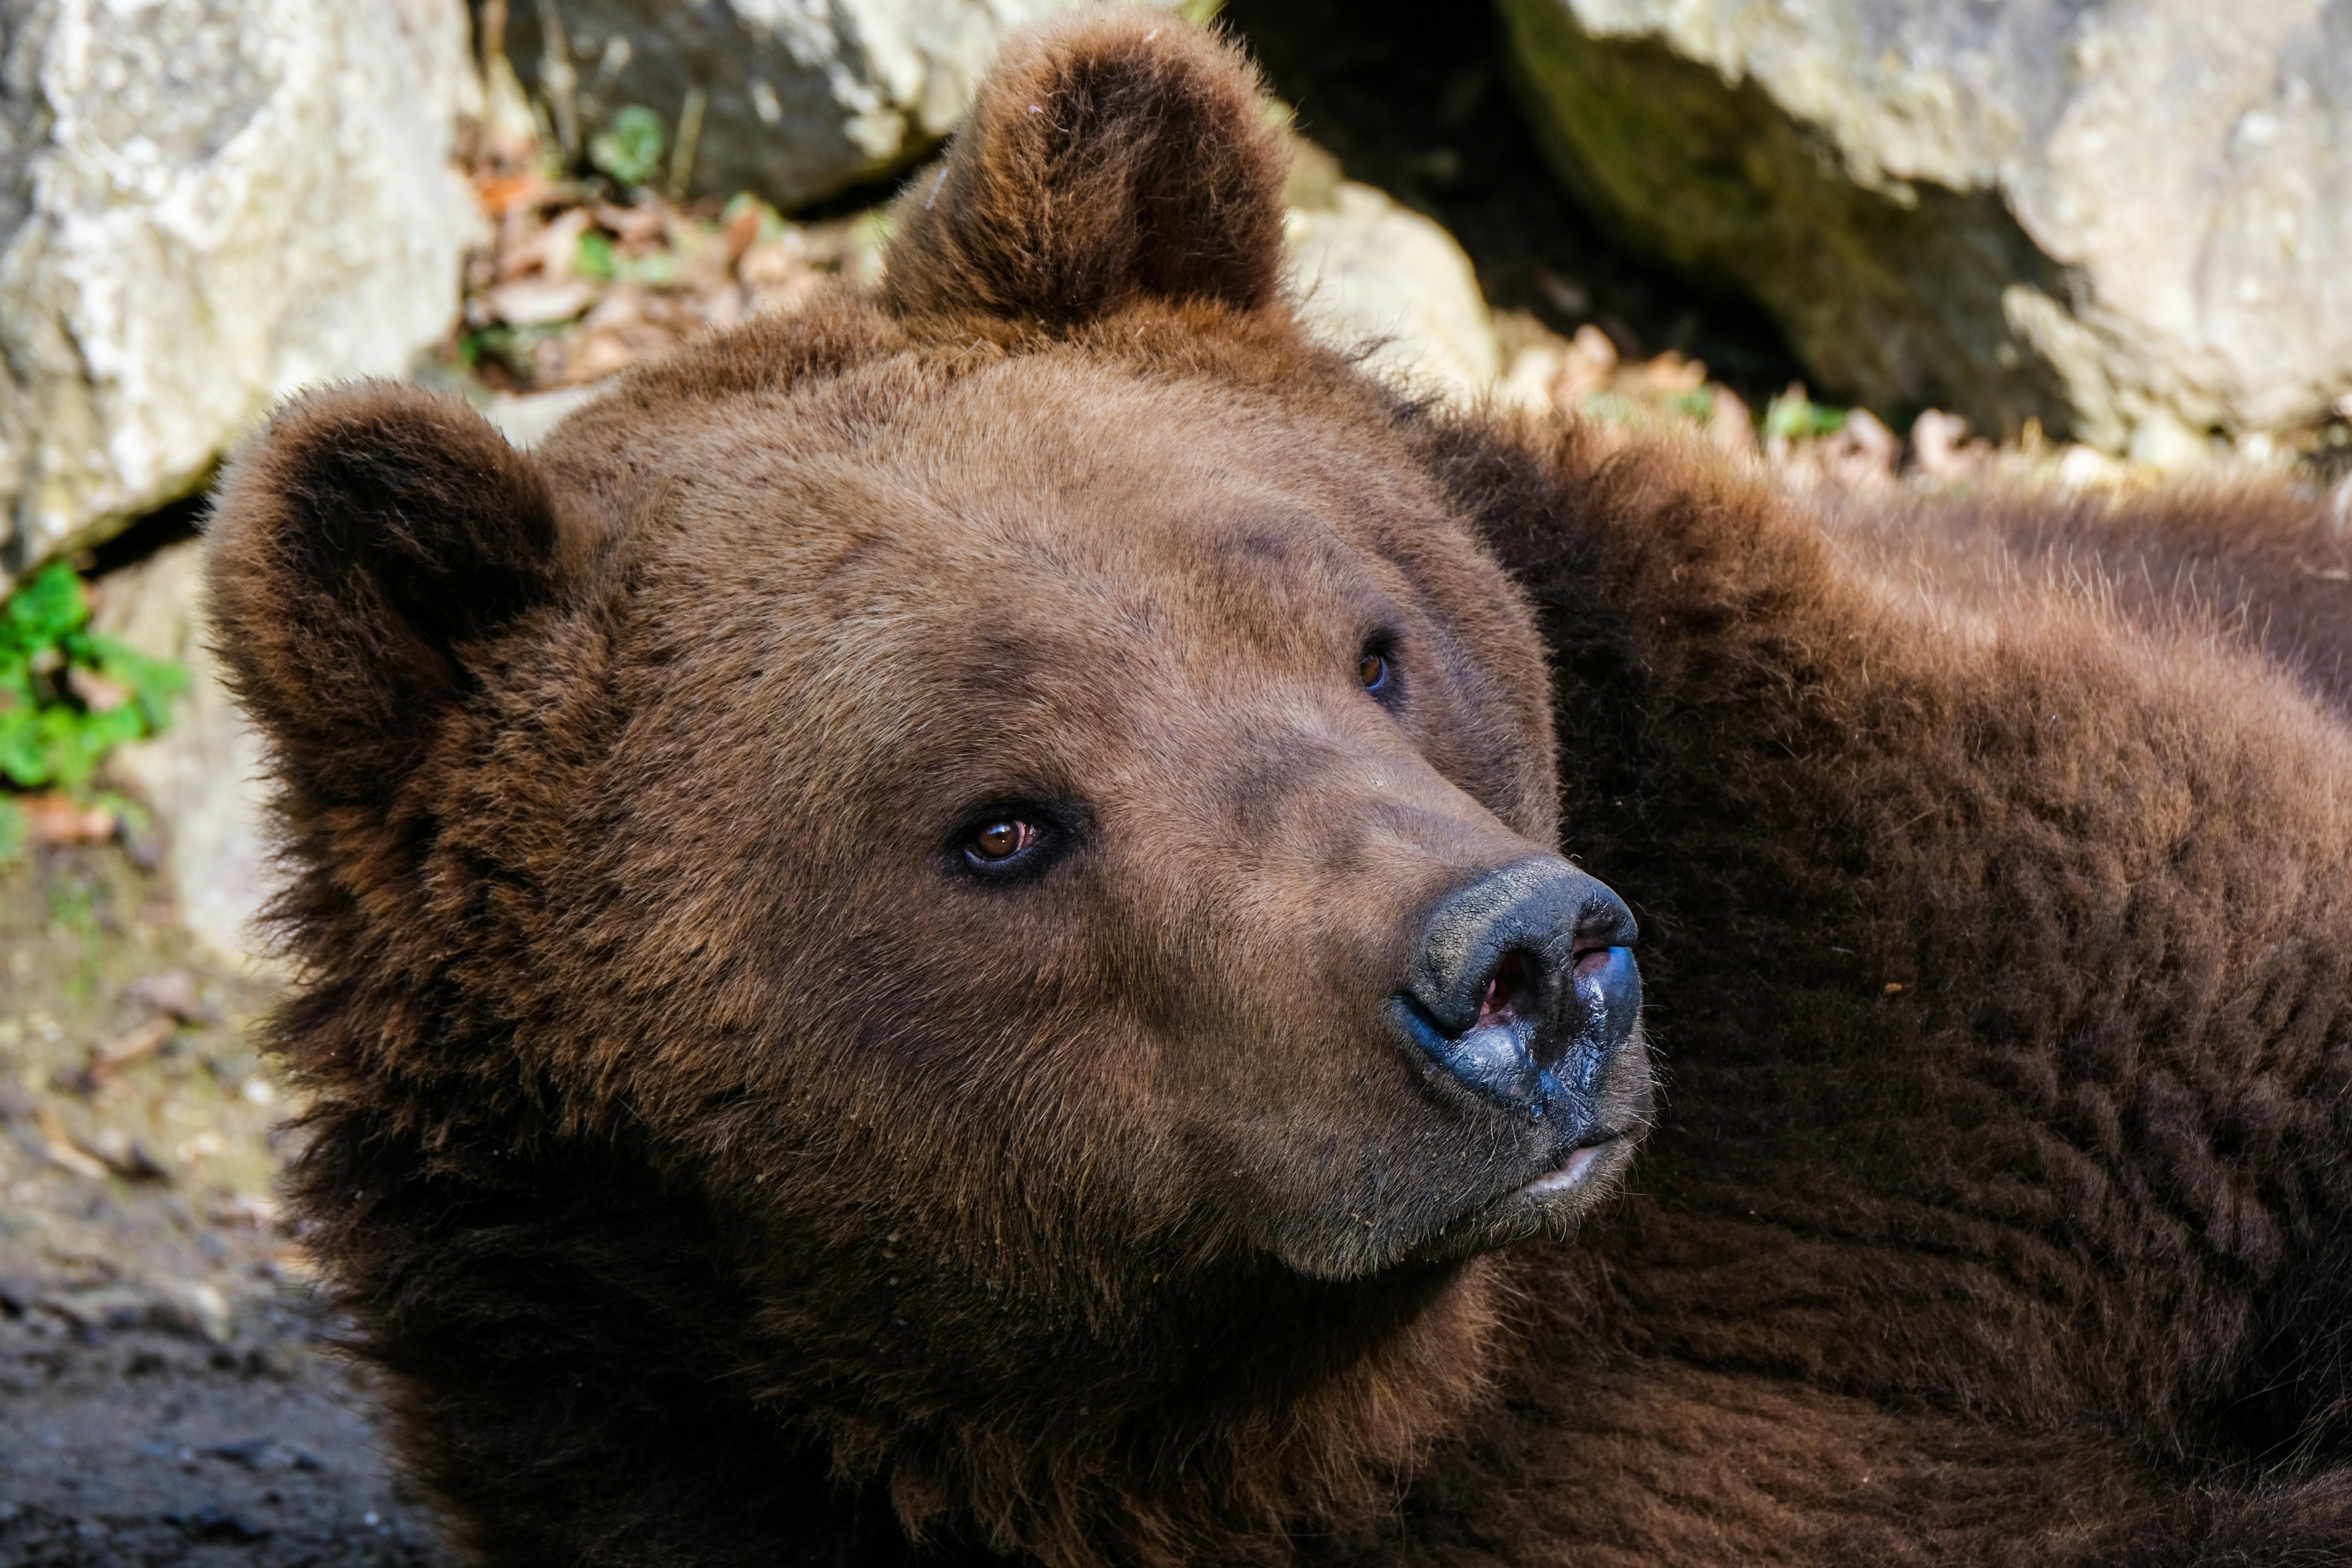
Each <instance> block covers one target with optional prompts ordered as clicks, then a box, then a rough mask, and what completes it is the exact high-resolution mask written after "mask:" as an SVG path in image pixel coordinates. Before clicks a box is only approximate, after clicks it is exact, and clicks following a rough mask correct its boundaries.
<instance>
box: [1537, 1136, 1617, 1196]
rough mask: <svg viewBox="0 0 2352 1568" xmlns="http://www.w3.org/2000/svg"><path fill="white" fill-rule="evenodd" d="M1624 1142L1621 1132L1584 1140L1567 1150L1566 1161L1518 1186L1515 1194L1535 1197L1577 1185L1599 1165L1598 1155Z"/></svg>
mask: <svg viewBox="0 0 2352 1568" xmlns="http://www.w3.org/2000/svg"><path fill="white" fill-rule="evenodd" d="M1624 1141H1625V1134H1623V1133H1622V1132H1603V1133H1599V1134H1596V1135H1595V1136H1593V1137H1591V1138H1590V1139H1587V1140H1586V1141H1585V1142H1581V1143H1579V1144H1577V1145H1576V1146H1575V1147H1574V1148H1572V1149H1570V1151H1569V1152H1568V1158H1567V1159H1565V1160H1563V1161H1561V1162H1560V1163H1559V1165H1558V1166H1557V1167H1556V1168H1554V1169H1552V1170H1550V1171H1547V1172H1546V1173H1543V1174H1542V1175H1540V1176H1538V1177H1537V1178H1536V1179H1535V1180H1534V1181H1532V1182H1529V1183H1528V1184H1526V1185H1525V1186H1523V1187H1521V1188H1520V1189H1519V1190H1518V1193H1517V1195H1518V1196H1520V1197H1528V1198H1539V1197H1545V1196H1548V1195H1549V1194H1553V1193H1564V1192H1566V1191H1568V1190H1569V1189H1570V1188H1571V1187H1574V1186H1578V1185H1580V1184H1582V1183H1583V1182H1584V1180H1585V1179H1586V1178H1587V1177H1588V1176H1590V1175H1591V1173H1592V1168H1593V1167H1594V1166H1595V1165H1597V1164H1599V1163H1601V1154H1602V1152H1604V1151H1606V1150H1609V1149H1611V1148H1612V1147H1614V1146H1615V1145H1617V1144H1619V1143H1622V1142H1624Z"/></svg>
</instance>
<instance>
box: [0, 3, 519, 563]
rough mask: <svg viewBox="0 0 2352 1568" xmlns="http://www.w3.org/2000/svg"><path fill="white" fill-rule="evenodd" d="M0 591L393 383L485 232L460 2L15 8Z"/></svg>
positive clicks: (1, 204)
mask: <svg viewBox="0 0 2352 1568" xmlns="http://www.w3.org/2000/svg"><path fill="white" fill-rule="evenodd" d="M0 27H4V28H5V40H0V351H4V352H5V368H6V374H5V375H0V492H5V494H6V495H7V496H8V497H9V499H10V502H11V504H10V508H9V510H8V512H7V514H6V515H5V517H0V584H5V581H6V580H7V579H8V578H9V577H10V576H12V575H15V574H19V573H21V572H22V571H24V570H25V569H26V568H27V567H29V566H30V565H32V564H34V563H37V562H38V561H39V560H41V559H43V558H44V557H47V556H49V555H52V554H56V553H58V552H61V551H63V550H66V549H69V548H72V547H74V546H75V545H78V544H79V543H82V542H87V541H89V540H91V539H94V538H98V537H101V536H103V535H104V534H105V533H106V532H107V531H109V530H110V527H111V526H112V525H113V524H115V523H118V522H119V521H121V520H123V519H125V518H127V517H129V516H130V515H131V514H134V513H136V512H138V511H141V510H145V509H148V508H151V507H153V506H155V505H157V504H159V503H161V502H163V501H165V500H171V499H172V498H173V497H175V496H178V495H181V494H184V493H185V492H186V491H188V490H189V489H192V488H194V486H195V485H196V484H197V483H198V482H199V481H200V480H201V479H203V477H204V476H205V472H206V471H207V470H208V469H209V468H211V467H212V465H213V463H214V462H215V460H216V458H218V457H219V456H220V455H221V453H222V452H223V450H224V449H225V448H226V447H227V446H228V445H229V444H230V443H232V442H233V441H234V440H235V438H236V436H237V435H238V434H239V433H240V432H241V431H243V430H244V429H245V428H246V427H247V426H248V425H250V424H251V423H252V422H254V421H255V420H257V418H258V417H259V416H261V415H262V414H263V413H264V412H266V411H267V410H268V407H269V406H270V405H272V404H273V403H275V402H276V401H277V400H278V398H280V397H282V396H284V395H286V394H288V393H289V392H292V391H294V390H295V389H297V388H298V387H300V386H303V385H306V384H311V383H316V382H323V381H331V380H336V379H340V378H342V377H347V376H352V375H361V374H398V373H399V372H401V371H402V370H403V369H404V368H405V367H406V366H407V365H408V363H410V361H411V360H412V359H413V357H414V356H415V354H416V353H417V352H418V351H420V350H421V349H423V348H425V347H426V346H427V345H429V344H430V343H431V342H433V341H434V340H435V339H436V338H437V337H438V336H439V335H440V333H441V332H442V331H444V330H445V329H446V326H447V325H448V323H449V322H450V321H451V320H452V319H453V318H454V316H455V314H456V312H457V289H458V277H459V267H460V263H461V260H462V257H463V253H464V249H465V247H466V246H467V244H468V243H469V242H470V240H471V238H472V237H473V236H474V235H475V234H476V232H477V231H478V223H479V219H478V216H477V214H476V210H475V207H474V204H473V202H472V199H471V197H470V195H468V193H467V188H466V185H465V184H464V182H463V181H462V179H461V178H460V177H459V176H458V175H457V174H456V172H455V171H454V170H453V169H452V168H451V166H450V164H449V162H448V157H449V153H450V151H451V148H452V139H453V136H454V134H455V132H456V127H457V121H458V120H459V118H460V117H461V115H463V114H465V113H467V112H469V111H470V110H471V109H472V107H473V104H474V100H475V99H476V97H477V96H478V87H477V86H476V84H475V79H474V74H473V69H472V65H471V60H470V56H469V53H468V47H469V45H468V33H467V20H466V12H465V7H464V5H463V3H462V0H367V3H366V4H364V5H360V4H352V3H350V0H0Z"/></svg>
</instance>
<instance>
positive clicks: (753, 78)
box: [506, 0, 1173, 209]
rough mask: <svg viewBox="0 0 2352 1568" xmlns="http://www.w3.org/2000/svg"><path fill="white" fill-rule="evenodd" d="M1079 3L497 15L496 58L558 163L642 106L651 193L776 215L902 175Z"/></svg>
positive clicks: (760, 3)
mask: <svg viewBox="0 0 2352 1568" xmlns="http://www.w3.org/2000/svg"><path fill="white" fill-rule="evenodd" d="M1087 3H1088V0H832V3H830V4H828V5H807V4H790V5H784V4H778V3H777V0H702V3H701V4H698V5H678V4H676V3H675V0H560V3H558V0H507V15H508V18H509V21H508V27H507V36H506V48H507V55H508V58H509V60H511V62H512V63H513V66H514V68H515V70H516V72H517V73H518V74H519V75H520V77H521V78H522V79H523V80H524V82H525V83H526V84H527V85H528V86H530V88H531V89H534V90H535V91H536V92H538V93H540V94H541V96H542V97H544V98H545V99H546V100H548V101H549V103H550V105H551V110H552V113H551V119H552V121H553V122H554V126H555V129H556V132H557V135H558V139H559V140H560V141H561V142H562V143H563V146H564V151H565V152H566V153H570V154H572V155H573V156H575V157H576V156H579V155H580V154H581V153H582V151H583V149H584V148H585V147H586V146H587V145H588V143H589V142H592V141H593V139H594V137H595V135H596V134H597V133H598V132H600V131H603V132H609V131H610V129H611V128H612V127H613V125H614V121H615V120H616V119H617V118H618V117H619V115H620V113H621V111H622V110H624V109H625V108H627V107H628V106H629V105H631V104H642V105H644V106H645V107H646V108H648V109H651V110H654V111H655V113H656V114H657V115H659V116H660V118H661V121H663V123H664V126H665V129H666V133H667V145H666V146H665V149H664V153H663V156H662V159H661V161H660V169H659V173H658V174H656V178H657V179H661V180H663V181H664V182H665V183H670V184H676V183H677V182H676V180H675V176H676V174H677V173H680V172H683V173H684V174H686V176H687V178H686V180H685V181H684V182H683V183H684V184H685V187H686V189H687V191H688V192H689V193H693V194H700V195H733V194H734V193H735V192H737V191H752V192H756V193H758V194H759V195H762V196H765V197H767V198H768V199H769V200H770V201H772V202H774V203H776V204H777V205H780V206H782V207H785V208H787V209H789V208H793V207H798V206H803V205H806V204H808V203H810V202H813V201H816V200H819V199H820V198H822V197H824V196H828V195H833V194H835V192H837V191H842V190H845V189H847V188H848V187H849V186H851V185H855V184H860V183H861V182H864V181H867V180H872V179H875V178H877V177H879V176H881V175H883V174H889V173H891V172H892V171H894V170H897V169H899V168H903V167H904V166H906V165H907V164H908V163H912V162H914V160H915V159H917V158H919V156H921V155H922V154H923V153H926V152H928V151H929V149H930V148H932V147H934V146H936V145H937V144H938V143H939V142H940V140H941V139H942V138H944V137H945V136H946V135H947V133H948V132H950V130H952V129H953V128H954V126H955V123H956V121H959V120H961V118H962V117H963V111H964V110H965V109H966V108H967V107H968V106H969V105H970V104H971V93H972V87H973V85H974V83H976V82H977V81H978V80H979V79H980V76H981V73H982V71H984V70H986V69H987V68H988V65H989V62H990V61H992V60H993V59H994V58H996V50H997V47H998V45H999V44H1001V43H1002V42H1003V40H1004V38H1005V37H1007V36H1008V35H1010V34H1012V33H1013V32H1015V31H1018V30H1019V29H1021V28H1023V27H1025V26H1029V25H1031V24H1033V23H1035V22H1038V21H1042V20H1043V19H1045V17H1047V16H1053V15H1055V13H1057V12H1061V11H1066V10H1070V9H1073V8H1075V7H1076V6H1077V5H1082V4H1087ZM1161 3H1162V4H1169V5H1172V4H1173V0H1161ZM550 18H553V19H554V20H555V21H556V23H557V25H556V26H553V27H550V26H547V22H548V20H549V19H550ZM688 142H690V147H688V148H685V149H682V148H681V146H680V144H681V143H688Z"/></svg>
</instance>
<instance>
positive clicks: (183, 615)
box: [93, 539, 274, 964]
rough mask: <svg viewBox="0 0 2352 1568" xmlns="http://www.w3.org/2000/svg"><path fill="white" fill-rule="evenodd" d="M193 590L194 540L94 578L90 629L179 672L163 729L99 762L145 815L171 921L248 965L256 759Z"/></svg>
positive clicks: (263, 892) (256, 947) (258, 749)
mask: <svg viewBox="0 0 2352 1568" xmlns="http://www.w3.org/2000/svg"><path fill="white" fill-rule="evenodd" d="M203 591H204V553H203V546H202V545H201V544H200V543H199V542H197V541H195V540H193V539H190V540H184V541H182V542H179V543H176V544H170V545H166V546H165V547H164V548H163V549H162V550H159V551H157V552H155V553H154V554H152V555H151V556H149V557H148V558H147V559H146V560H144V561H142V562H140V563H138V564H137V565H135V566H130V567H126V568H124V569H123V570H121V571H120V572H115V573H110V574H108V575H107V576H105V577H103V578H101V579H100V582H99V589H98V604H97V608H96V612H95V615H94V616H93V619H94V621H95V623H96V626H97V629H98V630H100V631H101V632H104V633H105V634H106V635H108V636H109V637H119V638H121V640H122V641H124V642H126V643H128V644H130V645H131V647H135V648H137V649H138V650H139V651H140V652H142V653H143V654H146V655H148V656H149V657H151V658H168V659H173V660H176V661H177V662H178V663H179V664H181V665H182V666H183V667H184V668H186V670H187V672H188V689H187V691H186V692H185V693H184V694H183V695H182V696H181V698H180V700H179V701H178V702H176V703H175V704H174V705H173V710H172V725H171V728H170V729H168V730H166V731H164V732H163V734H161V735H158V736H156V737H154V738H153V739H152V740H148V741H141V742H135V743H134V744H131V745H128V746H121V747H118V748H117V749H116V750H115V751H114V752H113V753H112V754H111V755H110V756H109V758H108V759H107V764H106V765H107V770H108V772H109V773H110V775H111V776H112V777H113V778H114V779H115V780H116V781H117V782H119V783H121V784H125V785H127V786H128V787H129V788H130V790H131V793H132V794H134V795H137V796H138V797H139V798H140V799H142V800H143V801H144V802H146V804H147V805H149V806H150V807H151V808H152V810H153V811H154V813H155V818H156V821H157V823H158V825H159V826H161V827H162V828H163V852H164V858H163V876H164V879H165V881H166V882H167V883H169V885H170V886H171V889H172V893H173V900H174V901H175V902H176V903H177V904H178V905H179V909H180V918H181V920H182V921H183V922H184V924H185V925H186V926H187V928H188V930H189V931H190V932H191V933H192V934H193V935H194V937H195V938H196V940H197V941H198V942H201V943H203V944H204V946H205V948H206V949H207V950H208V951H209V952H211V953H212V954H213V956H215V958H218V959H220V960H222V961H224V962H226V963H236V964H247V963H257V962H260V961H261V952H262V943H261V942H260V941H259V940H258V938H257V934H256V933H255V931H254V929H253V921H254V917H255V916H256V915H257V914H258V913H259V912H260V910H261V906H262V904H263V902H264V901H265V900H267V899H268V896H269V894H270V892H271V890H272V889H273V887H274V883H273V881H272V879H271V872H270V862H269V853H268V847H267V841H266V838H265V836H264V816H263V809H264V808H263V804H262V803H263V800H264V792H263V788H262V784H261V780H262V777H263V774H264V769H265V766H266V763H267V758H266V757H265V755H264V753H263V750H262V745H261V738H260V737H259V736H258V735H257V734H255V733H254V731H253V730H252V727H251V726H249V725H248V724H247V723H246V721H245V715H244V713H243V712H241V711H240V710H238V708H237V706H236V702H235V701H234V700H232V699H231V698H230V696H229V694H228V689H227V688H226V686H224V685H223V684H222V682H221V668H220V661H219V660H218V659H216V658H214V657H213V655H212V651H211V649H210V648H209V647H206V646H205V636H204V628H203V620H202V609H201V605H202V595H203Z"/></svg>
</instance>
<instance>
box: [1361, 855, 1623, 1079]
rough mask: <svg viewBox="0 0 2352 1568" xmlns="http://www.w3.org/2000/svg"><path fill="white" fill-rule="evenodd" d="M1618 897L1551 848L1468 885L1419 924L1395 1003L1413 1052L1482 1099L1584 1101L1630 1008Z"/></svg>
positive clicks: (1620, 1040) (1618, 1038) (1619, 1040)
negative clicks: (1406, 975) (1414, 949)
mask: <svg viewBox="0 0 2352 1568" xmlns="http://www.w3.org/2000/svg"><path fill="white" fill-rule="evenodd" d="M1635 934H1636V932H1635V926H1634V923H1633V911H1632V910H1629V909H1627V908H1626V907H1625V900H1622V899H1621V898H1619V897H1618V896H1617V895H1616V894H1615V893H1613V892H1612V891H1611V890H1610V889H1608V888H1607V887H1606V886H1604V885H1603V884H1602V883H1601V882H1600V881H1598V880H1596V879H1593V878H1591V877H1589V876H1586V875H1585V874H1584V873H1583V872H1581V871H1580V870H1578V869H1577V868H1575V867H1573V866H1571V865H1570V864H1569V863H1568V862H1567V861H1565V860H1562V859H1560V858H1558V857H1557V856H1551V855H1539V856H1534V857H1531V858H1528V859H1525V860H1521V861H1517V862H1516V863H1515V864H1512V865H1509V866H1506V867H1504V868H1502V869H1501V870H1499V871H1495V872H1491V873H1489V874H1488V875H1486V876H1485V877H1482V878H1480V879H1478V880H1477V881H1475V882H1473V883H1471V884H1470V885H1469V886H1468V887H1466V888H1464V889H1460V890H1459V891H1457V892H1455V893H1454V894H1453V895H1452V896H1450V897H1448V898H1447V899H1446V900H1445V901H1444V903H1441V904H1439V905H1438V906H1437V908H1436V910H1434V911H1433V912H1432V913H1431V915H1430V917H1429V921H1428V923H1427V924H1426V925H1425V926H1423V928H1422V935H1421V945H1420V948H1419V951H1418V952H1416V953H1415V955H1414V958H1413V964H1412V974H1411V976H1410V977H1409V978H1408V979H1407V981H1406V983H1405V988H1404V990H1403V991H1402V993H1400V994H1399V995H1398V996H1397V998H1396V1001H1395V1007H1396V1011H1397V1012H1398V1013H1399V1014H1400V1015H1401V1021H1402V1023H1403V1024H1404V1026H1405V1030H1406V1033H1407V1034H1408V1035H1410V1036H1412V1037H1413V1039H1414V1041H1415V1043H1416V1044H1418V1045H1419V1046H1420V1047H1421V1048H1422V1049H1423V1052H1425V1053H1426V1054H1427V1055H1428V1056H1429V1057H1430V1058H1432V1059H1433V1061H1434V1062H1435V1063H1436V1064H1437V1065H1438V1066H1440V1067H1442V1068H1444V1069H1445V1071H1446V1072H1447V1073H1449V1074H1450V1075H1452V1076H1453V1077H1454V1079H1457V1080H1459V1081H1460V1082H1461V1083H1462V1084H1464V1085H1465V1086H1466V1087H1467V1088H1469V1089H1473V1090H1475V1091H1476V1092H1477V1093H1478V1094H1480V1095H1482V1096H1484V1097H1486V1099H1489V1100H1496V1101H1498V1102H1500V1103H1502V1104H1504V1105H1506V1106H1509V1107H1513V1108H1517V1109H1522V1110H1528V1112H1530V1113H1531V1114H1532V1115H1534V1116H1536V1117H1538V1118H1540V1117H1542V1116H1543V1115H1544V1114H1546V1112H1547V1111H1548V1110H1552V1109H1555V1108H1557V1107H1559V1106H1561V1105H1563V1104H1567V1103H1571V1102H1572V1101H1571V1097H1578V1098H1580V1099H1582V1100H1585V1101H1587V1102H1589V1101H1590V1100H1591V1090H1592V1087H1593V1082H1592V1080H1593V1079H1594V1078H1595V1077H1596V1075H1597V1074H1598V1073H1599V1070H1600V1068H1601V1066H1602V1065H1603V1064H1604V1063H1605V1062H1606V1061H1607V1060H1608V1058H1609V1057H1610V1055H1611V1054H1612V1052H1614V1051H1615V1049H1616V1048H1617V1047H1619V1046H1622V1044H1624V1042H1625V1040H1626V1038H1627V1037H1629V1036H1630V1035H1631V1034H1632V1033H1633V1024H1634V1020H1635V1017H1636V1016H1637V1015H1638V1014H1639V1013H1640V1011H1641V1005H1642V977H1641V972H1640V971H1639V970H1638V969H1637V968H1636V967H1635V966H1634V963H1633V952H1632V951H1631V949H1632V943H1633V939H1634V936H1635Z"/></svg>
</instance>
